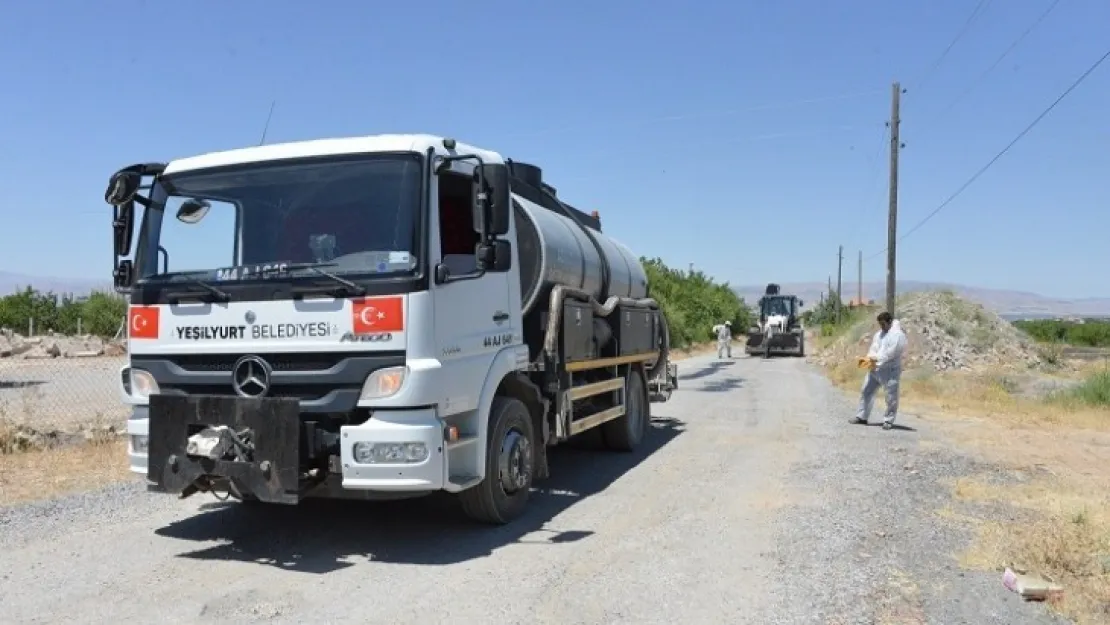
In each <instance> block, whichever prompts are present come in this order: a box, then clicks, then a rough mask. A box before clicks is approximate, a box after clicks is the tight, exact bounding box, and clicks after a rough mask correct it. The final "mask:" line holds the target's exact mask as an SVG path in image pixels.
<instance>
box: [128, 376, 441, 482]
mask: <svg viewBox="0 0 1110 625" xmlns="http://www.w3.org/2000/svg"><path fill="white" fill-rule="evenodd" d="M183 399H185V398H181V397H178V398H174V400H173V401H174V402H178V403H180V402H181V401H182V400H183ZM219 399H224V400H228V401H229V402H236V401H239V400H238V398H234V397H225V398H219ZM152 401H153V399H152ZM186 403H188V404H189V405H190V406H193V407H192V408H186V409H184V410H183V411H181V410H171V411H170V412H169V413H166V412H165V411H164V409H163V410H162V411H156V412H155V414H157V415H163V416H162V418H160V419H155V423H157V422H159V421H167V420H168V421H169V422H171V423H173V424H174V425H169V426H168V427H169V428H170V430H171V431H172V432H174V433H172V434H169V435H167V434H165V433H161V434H156V435H155V436H157V437H159V438H162V439H163V440H162V442H161V443H158V444H155V443H154V442H153V440H152V437H151V427H150V424H151V419H150V414H151V410H150V408H149V407H147V406H134V408H133V410H132V414H131V417H130V418H129V419H128V420H127V434H128V441H129V442H128V449H127V456H128V467H129V469H130V470H131V472H132V473H136V474H139V475H144V476H147V477H148V479H150V480H151V481H152V482H154V483H155V484H156V486H155V488H156V489H157V490H171V492H180V488H181V485H180V482H181V480H182V478H177V477H175V476H176V475H177V474H175V473H173V472H172V471H171V473H170V479H169V485H170V488H168V489H167V488H166V486H167V483H166V479H165V478H164V475H165V472H166V471H167V469H166V465H167V461H168V460H169V456H170V455H176V456H178V457H177V458H175V460H176V461H177V463H178V465H179V469H178V473H180V464H181V460H180V458H181V457H183V456H184V446H185V441H186V438H187V436H188V435H187V433H186V427H185V426H186V424H188V423H195V424H200V423H205V424H209V425H211V424H221V423H227V424H229V425H233V424H234V419H233V418H232V419H228V418H227V417H226V416H218V415H216V414H215V413H212V412H211V411H210V410H208V411H205V414H204V418H202V419H199V420H198V419H194V418H193V417H192V416H190V415H193V416H195V415H196V414H197V408H196V404H195V402H192V403H189V402H186ZM183 405H184V404H183ZM215 405H216V406H220V407H221V408H222V410H223V411H224V412H223V414H224V415H234V414H236V413H241V412H242V410H241V409H236V408H234V407H233V403H226V402H225V403H217V404H215ZM166 415H169V416H168V417H167V416H166ZM297 419H298V426H299V416H298V418H297ZM229 421H230V422H229ZM156 429H159V430H162V429H163V428H156ZM167 436H168V438H167ZM291 436H292V443H291V444H293V445H297V444H298V442H299V438H300V429H299V427H298V428H296V430H295V433H293V434H291ZM339 441H340V442H339V445H340V447H339V457H338V458H337V459H338V460H339V462H338V463H335V462H331V463H329V465H330V466H331V467H332V469H331V470H332V471H333V472H334V471H336V470H337V469H338V472H339V473H340V476H341V485H342V486H341V487H342V489H344V490H357V491H389V492H419V491H432V490H440V489H442V488H443V487H444V484H445V483H446V474H447V454H446V453H445V452H446V450H445V447H444V434H443V421H442V420H441V419H439V418H438V416H437V414H436V411H435V409H434V408H419V409H400V410H397V409H394V410H377V411H375V412H374V413H373V416H372V417H371V418H370V419H369V420H367V421H366V422H365V423H362V424H361V425H357V426H343V427H341V428H340V439H339ZM356 443H364V444H365V443H369V444H383V445H389V444H402V445H403V444H412V443H420V444H423V445H424V448H425V449H426V450H427V457H426V458H424V459H423V460H422V461H419V462H389V461H387V462H374V463H369V464H367V463H360V462H357V461H356V459H355V454H354V448H355V444H356ZM155 448H157V449H155ZM170 448H173V449H174V450H176V453H175V452H174V451H169V450H170ZM294 449H296V447H294ZM151 457H154V459H155V460H154V462H155V466H157V467H160V468H159V469H158V470H157V471H151V470H150V467H151ZM263 459H264V458H258V460H259V461H261V460H263ZM272 460H273V459H272V458H271V472H272V471H273V470H274V469H273V464H272ZM298 460H299V458H298ZM203 463H207V464H208V465H209V466H210V467H211V468H212V469H215V463H214V462H213V461H200V463H191V466H194V467H195V468H199V469H200V470H201V472H203V471H204V470H205V469H206V468H207V467H205V466H202V465H203ZM225 464H226V463H225ZM290 466H291V467H296V464H291V465H290ZM231 469H233V467H226V466H225V467H223V469H222V471H223V474H227V473H228V472H229V470H231ZM288 469H289V467H287V470H288ZM236 470H237V469H236ZM255 470H257V466H256V469H255ZM190 474H191V475H192V476H193V479H195V477H196V475H199V473H197V471H195V470H194V471H192V472H191V473H190ZM209 474H211V473H209ZM241 477H242V476H241ZM295 485H296V482H295V481H294V482H292V483H290V484H288V485H287V486H286V488H293V487H294V486H295ZM243 486H244V487H246V485H243ZM246 489H247V490H248V491H249V490H252V489H250V488H246ZM260 495H262V496H261V497H260V498H261V499H263V500H271V499H272V497H273V496H272V495H271V496H267V495H266V493H265V492H263V493H260ZM275 495H277V493H275ZM290 498H291V497H286V498H285V499H290ZM281 499H283V497H282V496H278V500H281Z"/></svg>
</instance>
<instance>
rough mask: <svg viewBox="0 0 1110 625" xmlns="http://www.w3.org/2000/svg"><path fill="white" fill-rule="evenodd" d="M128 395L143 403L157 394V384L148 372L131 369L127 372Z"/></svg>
mask: <svg viewBox="0 0 1110 625" xmlns="http://www.w3.org/2000/svg"><path fill="white" fill-rule="evenodd" d="M127 376H128V378H129V380H128V381H129V383H130V384H129V385H130V389H128V390H129V391H130V394H131V396H132V397H134V398H135V399H137V400H139V401H145V400H147V399H149V398H150V396H151V395H153V394H155V393H157V392H158V382H157V380H155V379H154V376H152V375H150V372H148V371H143V370H142V369H135V368H134V367H132V368H131V369H129V370H128V372H127Z"/></svg>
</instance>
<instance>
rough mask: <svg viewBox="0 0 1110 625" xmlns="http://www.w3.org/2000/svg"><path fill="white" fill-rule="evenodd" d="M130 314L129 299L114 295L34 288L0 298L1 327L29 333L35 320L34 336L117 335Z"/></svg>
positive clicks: (108, 336)
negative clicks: (80, 296)
mask: <svg viewBox="0 0 1110 625" xmlns="http://www.w3.org/2000/svg"><path fill="white" fill-rule="evenodd" d="M126 314H127V300H125V299H124V298H123V297H120V296H119V295H117V294H116V293H112V292H99V291H94V292H93V293H91V294H90V295H89V296H88V297H87V298H84V299H78V298H76V297H74V296H73V295H72V294H65V295H61V296H59V295H57V294H55V293H53V292H46V293H43V292H40V291H37V290H35V289H34V288H33V287H30V286H28V287H25V288H24V289H23V290H21V291H18V292H16V293H12V294H11V295H5V296H3V297H0V327H3V328H10V329H11V330H13V331H15V332H19V333H21V334H26V333H27V332H29V331H30V330H31V329H32V328H31V321H32V320H34V328H33V329H34V332H35V334H44V333H46V332H51V331H53V332H59V333H62V334H76V333H77V332H78V330H80V331H81V332H82V333H84V334H95V335H97V336H102V337H105V338H111V337H113V336H115V334H116V332H117V331H118V330H119V327H120V323H122V322H123V318H124V315H126Z"/></svg>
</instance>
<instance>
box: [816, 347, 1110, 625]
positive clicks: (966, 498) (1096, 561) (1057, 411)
mask: <svg viewBox="0 0 1110 625" xmlns="http://www.w3.org/2000/svg"><path fill="white" fill-rule="evenodd" d="M1046 349H1047V348H1046ZM1049 355H1050V356H1059V355H1060V354H1059V352H1058V351H1051V352H1050V353H1049ZM1050 364H1057V365H1059V366H1057V367H1053V368H1051V370H1050V371H1048V372H1045V371H1040V372H1033V371H1023V370H1021V369H1016V368H1006V367H998V368H995V369H989V370H977V371H944V372H938V371H933V370H923V369H917V370H907V371H906V372H905V373H904V374H903V377H902V384H901V393H900V400H901V403H902V407H903V408H902V410H903V411H904V412H907V413H911V414H916V415H918V416H920V417H921V418H922V419H925V420H927V421H931V422H933V423H934V424H936V426H937V430H938V433H940V434H941V435H942V436H944V437H945V438H948V439H949V442H950V443H951V444H952V445H953V446H955V447H961V448H964V449H967V450H971V451H973V452H974V453H975V455H976V456H978V457H980V458H985V459H986V460H987V461H988V462H989V463H991V464H993V465H996V466H1001V467H1006V468H1008V469H1010V470H1012V471H1014V472H1015V473H1018V474H1023V475H1025V476H1026V477H1025V478H1023V479H1020V480H1017V481H1016V483H1011V482H1012V481H1010V480H997V479H990V478H989V477H988V476H986V475H983V476H968V477H964V478H961V479H959V480H957V481H956V482H955V483H954V484H952V485H951V486H952V493H953V497H954V502H953V504H952V506H951V507H949V508H948V509H945V510H943V511H942V513H941V514H942V516H948V517H949V518H950V519H952V520H956V521H959V522H962V523H964V524H966V525H969V526H970V527H972V528H973V529H974V533H975V538H974V540H973V541H972V543H971V544H970V545H969V546H968V547H967V549H966V551H964V552H963V553H961V554H958V560H959V563H960V565H961V566H963V567H965V568H968V569H978V570H991V571H995V570H999V576H1000V577H1001V572H1000V567H1004V566H1006V565H1009V564H1014V565H1016V566H1019V567H1022V568H1024V569H1027V570H1028V571H1030V572H1031V573H1036V574H1041V575H1046V576H1047V577H1049V578H1051V579H1053V580H1054V581H1056V582H1057V583H1059V584H1061V585H1062V586H1063V587H1064V593H1063V599H1062V600H1060V601H1058V602H1056V603H1054V605H1053V608H1054V609H1055V610H1056V611H1058V612H1060V613H1061V614H1063V615H1065V616H1067V617H1068V618H1070V619H1073V620H1074V621H1075V622H1077V623H1080V624H1081V625H1087V624H1095V623H1103V624H1105V623H1110V368H1108V367H1107V365H1106V363H1105V362H1102V363H1097V362H1096V363H1092V362H1071V361H1067V360H1066V359H1064V358H1063V357H1059V358H1056V362H1055V363H1050ZM825 372H826V375H827V376H828V377H829V379H830V380H831V381H832V382H833V384H834V385H836V386H838V387H840V388H842V389H844V390H845V391H846V392H848V393H850V394H853V395H854V394H857V393H858V392H859V389H860V385H861V384H862V382H863V377H864V375H865V373H866V372H865V371H863V370H861V369H859V368H857V367H856V363H855V362H834V363H831V364H830V365H829V366H827V367H825ZM880 395H881V393H880ZM877 401H878V402H880V405H881V402H882V401H883V399H882V397H879V398H878V399H877ZM961 504H962V505H961ZM999 585H1000V587H1001V581H1000V582H999Z"/></svg>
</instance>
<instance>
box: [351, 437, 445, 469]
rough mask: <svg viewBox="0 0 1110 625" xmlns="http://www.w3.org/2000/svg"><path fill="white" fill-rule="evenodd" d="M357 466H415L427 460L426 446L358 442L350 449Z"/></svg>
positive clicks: (418, 443)
mask: <svg viewBox="0 0 1110 625" xmlns="http://www.w3.org/2000/svg"><path fill="white" fill-rule="evenodd" d="M351 455H352V456H354V458H355V462H357V463H358V464H416V463H419V462H424V461H425V460H427V459H428V446H427V445H425V444H424V443H421V442H418V441H414V442H410V443H372V442H370V441H359V442H357V443H355V444H354V446H353V447H352V448H351Z"/></svg>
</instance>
